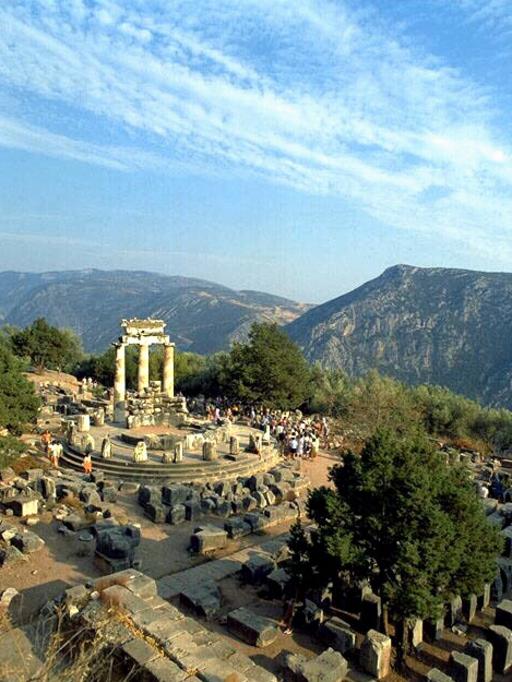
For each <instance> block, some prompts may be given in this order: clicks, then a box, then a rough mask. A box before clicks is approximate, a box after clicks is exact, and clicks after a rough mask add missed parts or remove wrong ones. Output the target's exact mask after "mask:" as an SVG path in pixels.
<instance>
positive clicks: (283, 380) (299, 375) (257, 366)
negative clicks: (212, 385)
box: [226, 323, 311, 409]
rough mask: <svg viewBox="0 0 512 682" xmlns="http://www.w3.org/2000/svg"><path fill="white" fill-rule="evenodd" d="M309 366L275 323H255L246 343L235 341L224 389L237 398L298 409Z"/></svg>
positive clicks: (305, 389)
mask: <svg viewBox="0 0 512 682" xmlns="http://www.w3.org/2000/svg"><path fill="white" fill-rule="evenodd" d="M310 378H311V374H310V368H309V365H308V364H307V362H306V360H305V358H304V356H303V355H302V353H301V351H300V349H299V347H298V346H297V345H296V344H295V343H293V341H292V340H291V339H290V338H289V337H288V336H287V335H286V333H285V332H284V331H282V330H281V329H279V327H278V326H277V325H276V324H268V323H255V324H254V325H253V326H252V327H251V331H250V332H249V339H248V341H247V343H235V344H234V346H233V348H232V350H231V353H230V354H229V362H228V364H227V367H226V382H227V384H226V391H227V392H228V394H230V395H231V396H232V397H234V398H235V399H237V400H242V401H250V402H254V403H259V404H264V405H268V406H272V407H277V408H281V409H290V408H297V407H299V406H300V405H302V403H303V402H304V401H305V399H306V398H307V396H308V393H309V388H310Z"/></svg>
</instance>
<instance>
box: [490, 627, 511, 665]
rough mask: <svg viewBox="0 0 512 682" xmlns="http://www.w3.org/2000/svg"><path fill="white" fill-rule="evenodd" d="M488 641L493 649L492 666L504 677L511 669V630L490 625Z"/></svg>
mask: <svg viewBox="0 0 512 682" xmlns="http://www.w3.org/2000/svg"><path fill="white" fill-rule="evenodd" d="M489 640H490V642H491V644H492V648H493V654H492V666H493V668H494V670H495V671H496V672H497V673H500V674H502V675H504V674H505V673H506V672H508V670H510V668H511V667H512V630H509V629H508V628H506V627H505V626H504V625H491V626H490V627H489Z"/></svg>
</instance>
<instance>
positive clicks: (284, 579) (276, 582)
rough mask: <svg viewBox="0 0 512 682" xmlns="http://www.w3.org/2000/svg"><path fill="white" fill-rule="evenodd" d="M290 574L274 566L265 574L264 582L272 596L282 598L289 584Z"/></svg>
mask: <svg viewBox="0 0 512 682" xmlns="http://www.w3.org/2000/svg"><path fill="white" fill-rule="evenodd" d="M290 580H291V578H290V574H289V573H288V572H287V571H286V570H285V569H284V568H276V569H275V570H273V571H272V572H271V573H269V574H268V575H267V579H266V583H267V586H268V588H269V591H270V593H271V595H272V596H273V597H276V598H277V599H280V598H282V597H283V596H284V595H285V594H286V590H287V587H288V585H289V584H290Z"/></svg>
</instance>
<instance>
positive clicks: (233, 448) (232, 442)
mask: <svg viewBox="0 0 512 682" xmlns="http://www.w3.org/2000/svg"><path fill="white" fill-rule="evenodd" d="M239 452H240V443H239V441H238V438H237V437H236V436H231V438H230V439H229V454H230V455H238V454H239Z"/></svg>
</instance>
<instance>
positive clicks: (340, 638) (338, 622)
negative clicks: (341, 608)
mask: <svg viewBox="0 0 512 682" xmlns="http://www.w3.org/2000/svg"><path fill="white" fill-rule="evenodd" d="M319 636H320V638H321V639H322V641H324V642H326V644H328V645H329V646H331V647H332V648H333V649H335V650H336V651H339V652H340V653H342V654H345V653H347V652H348V651H353V650H354V649H355V646H356V633H355V632H354V631H353V630H352V628H351V627H350V625H349V624H348V623H345V621H344V620H342V619H341V618H337V617H336V616H333V617H332V618H329V619H328V620H326V621H325V622H324V623H323V624H322V626H321V628H320V630H319Z"/></svg>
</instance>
